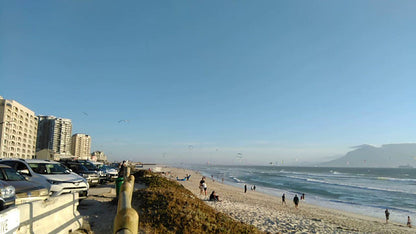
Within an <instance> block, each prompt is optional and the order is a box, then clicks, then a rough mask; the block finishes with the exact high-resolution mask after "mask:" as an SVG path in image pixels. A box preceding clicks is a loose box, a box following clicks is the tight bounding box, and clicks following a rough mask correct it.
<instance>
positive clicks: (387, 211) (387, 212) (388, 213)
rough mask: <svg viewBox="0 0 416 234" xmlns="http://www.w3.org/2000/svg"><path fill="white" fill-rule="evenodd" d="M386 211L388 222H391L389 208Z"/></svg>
mask: <svg viewBox="0 0 416 234" xmlns="http://www.w3.org/2000/svg"><path fill="white" fill-rule="evenodd" d="M384 213H385V214H386V223H388V222H389V216H390V212H389V209H386V210H385V211H384Z"/></svg>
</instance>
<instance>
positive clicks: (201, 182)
mask: <svg viewBox="0 0 416 234" xmlns="http://www.w3.org/2000/svg"><path fill="white" fill-rule="evenodd" d="M204 184H205V176H203V177H202V179H201V181H199V194H201V195H202V194H203V193H204ZM205 186H206V184H205Z"/></svg>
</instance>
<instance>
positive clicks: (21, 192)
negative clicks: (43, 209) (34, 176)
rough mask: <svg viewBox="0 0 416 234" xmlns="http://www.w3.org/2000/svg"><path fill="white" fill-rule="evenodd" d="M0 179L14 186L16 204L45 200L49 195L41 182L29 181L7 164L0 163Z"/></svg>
mask: <svg viewBox="0 0 416 234" xmlns="http://www.w3.org/2000/svg"><path fill="white" fill-rule="evenodd" d="M0 180H2V181H6V182H7V183H9V184H10V185H12V186H13V187H14V188H15V193H16V200H15V203H16V204H21V203H25V202H30V201H37V200H45V199H47V198H48V197H49V191H48V189H47V188H46V187H45V186H43V185H42V184H39V183H36V182H29V181H27V180H26V178H25V177H24V176H22V175H21V174H19V173H18V172H17V171H16V170H15V169H13V168H11V167H10V166H8V165H4V164H0Z"/></svg>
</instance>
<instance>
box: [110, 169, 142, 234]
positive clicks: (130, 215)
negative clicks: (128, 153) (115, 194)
mask: <svg viewBox="0 0 416 234" xmlns="http://www.w3.org/2000/svg"><path fill="white" fill-rule="evenodd" d="M129 169H130V168H128V169H127V173H126V174H125V175H126V176H125V181H124V183H123V185H122V186H121V188H120V194H119V198H118V205H117V214H116V217H115V219H114V233H115V234H136V233H137V232H138V228H139V215H138V214H137V211H136V210H135V209H133V208H131V200H132V196H133V190H134V176H133V175H130V170H129ZM127 175H129V176H128V177H127Z"/></svg>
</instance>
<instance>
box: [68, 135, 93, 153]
mask: <svg viewBox="0 0 416 234" xmlns="http://www.w3.org/2000/svg"><path fill="white" fill-rule="evenodd" d="M71 153H72V155H74V156H75V157H76V158H78V159H89V158H90V156H91V136H89V135H86V134H81V133H77V134H74V135H73V136H72V143H71Z"/></svg>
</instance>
